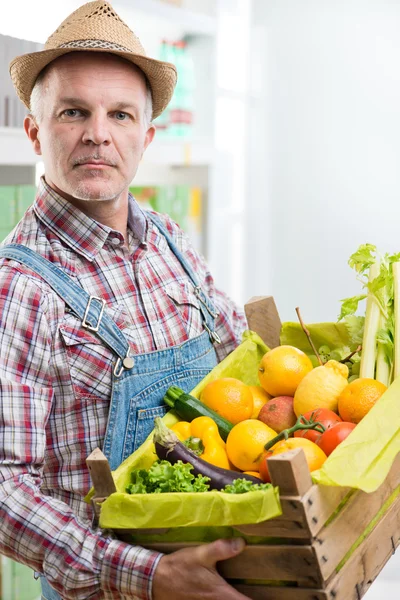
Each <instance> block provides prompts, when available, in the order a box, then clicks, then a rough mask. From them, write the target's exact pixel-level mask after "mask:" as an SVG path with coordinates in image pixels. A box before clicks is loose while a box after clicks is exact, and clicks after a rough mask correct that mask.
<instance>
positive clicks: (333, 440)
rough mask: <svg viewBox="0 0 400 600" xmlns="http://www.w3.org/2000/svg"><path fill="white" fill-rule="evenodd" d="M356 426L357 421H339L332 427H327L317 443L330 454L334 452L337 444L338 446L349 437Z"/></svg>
mask: <svg viewBox="0 0 400 600" xmlns="http://www.w3.org/2000/svg"><path fill="white" fill-rule="evenodd" d="M355 426H356V424H355V423H348V422H347V421H342V422H341V423H337V424H336V425H334V426H333V427H331V428H330V429H327V430H326V431H325V433H323V434H322V435H321V437H320V438H319V440H318V441H317V445H318V446H319V447H320V448H321V450H323V451H324V452H325V454H326V455H327V456H329V455H330V454H332V452H333V451H334V449H335V448H336V446H338V445H339V444H340V443H341V442H343V440H345V439H346V438H347V436H348V435H349V434H350V433H351V432H352V431H353V429H354V427H355Z"/></svg>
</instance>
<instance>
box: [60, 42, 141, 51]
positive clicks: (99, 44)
mask: <svg viewBox="0 0 400 600" xmlns="http://www.w3.org/2000/svg"><path fill="white" fill-rule="evenodd" d="M59 48H80V49H82V48H101V49H103V50H116V51H117V52H129V49H128V48H125V47H124V46H120V45H119V44H115V43H113V42H107V41H106V40H76V41H73V42H68V43H66V44H61V46H59Z"/></svg>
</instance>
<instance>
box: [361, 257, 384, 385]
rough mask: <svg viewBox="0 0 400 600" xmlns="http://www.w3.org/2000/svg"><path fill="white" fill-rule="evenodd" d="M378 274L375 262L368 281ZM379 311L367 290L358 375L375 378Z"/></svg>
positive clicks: (373, 298) (377, 265) (377, 264)
mask: <svg viewBox="0 0 400 600" xmlns="http://www.w3.org/2000/svg"><path fill="white" fill-rule="evenodd" d="M378 275H379V263H378V262H375V263H374V264H373V265H371V267H370V270H369V281H370V282H371V281H373V280H374V279H375V278H376V277H377V276H378ZM380 316H381V311H380V308H379V305H378V303H377V301H376V300H375V297H374V295H373V294H372V293H371V292H368V296H367V308H366V312H365V323H364V335H363V343H362V353H361V363H360V377H370V378H371V379H375V362H376V355H377V348H376V334H377V332H378V330H379V324H380Z"/></svg>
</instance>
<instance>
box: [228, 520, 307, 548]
mask: <svg viewBox="0 0 400 600" xmlns="http://www.w3.org/2000/svg"><path fill="white" fill-rule="evenodd" d="M234 528H235V529H236V530H237V531H239V532H240V533H244V534H245V535H250V536H251V535H255V536H265V537H272V538H274V537H275V538H289V539H296V540H297V539H298V540H304V541H307V543H308V544H311V542H312V539H311V535H310V530H309V528H308V525H307V523H306V522H305V521H304V520H294V519H280V518H279V517H277V518H275V519H270V520H269V521H263V522H262V523H252V524H250V525H234Z"/></svg>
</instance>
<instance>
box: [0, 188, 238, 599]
mask: <svg viewBox="0 0 400 600" xmlns="http://www.w3.org/2000/svg"><path fill="white" fill-rule="evenodd" d="M162 219H163V222H164V223H165V225H166V227H167V229H168V231H169V232H170V233H171V234H172V236H173V239H174V240H175V242H176V244H177V246H178V247H179V249H180V250H181V251H182V253H183V254H184V255H185V257H186V258H187V259H188V261H189V263H190V265H191V266H192V268H193V270H194V272H195V273H196V274H197V276H198V279H199V281H200V282H201V283H202V288H203V290H204V291H205V293H206V294H207V295H208V296H209V297H210V299H211V300H212V301H213V303H214V305H215V306H216V308H217V309H218V311H219V313H220V314H219V317H218V319H217V322H216V331H217V333H218V334H219V336H220V337H221V339H222V343H221V344H220V345H219V346H218V347H217V348H216V350H217V354H218V358H219V360H221V359H222V358H224V357H225V356H226V355H227V354H228V353H229V352H231V351H232V350H233V349H234V348H235V347H236V346H237V344H238V343H239V342H240V338H241V333H242V331H243V330H244V328H245V327H246V323H245V318H244V315H243V314H242V313H241V312H239V311H238V309H237V308H236V307H235V306H234V304H233V303H232V302H231V301H230V300H229V299H228V298H227V297H226V295H225V294H223V293H222V292H220V291H218V290H217V289H216V288H215V287H214V281H213V279H212V277H211V275H210V273H209V271H208V270H207V266H206V264H205V262H204V260H203V259H202V258H201V257H200V256H199V255H198V254H197V253H196V252H195V251H194V249H193V248H192V246H191V245H190V243H189V241H188V239H187V237H186V236H185V234H184V233H183V232H182V231H181V230H180V229H179V227H178V226H177V225H176V224H175V223H174V222H173V221H171V220H170V219H169V218H168V217H167V216H162ZM128 224H129V227H128V232H129V249H128V247H126V246H124V240H123V237H122V235H121V234H120V233H119V232H117V231H115V230H112V229H110V228H109V227H107V226H105V225H102V224H100V223H98V222H96V221H94V220H93V219H91V218H89V217H87V216H86V215H84V214H83V213H82V212H81V211H79V210H78V209H76V208H74V207H73V206H72V205H71V204H70V203H69V202H68V201H66V200H65V199H63V198H62V197H60V196H59V195H58V194H56V193H55V192H54V191H53V190H52V189H51V188H50V187H49V186H47V184H46V183H45V181H44V180H42V181H41V184H40V187H39V190H38V194H37V197H36V200H35V202H34V204H33V206H32V207H31V208H30V209H29V210H28V211H27V213H26V214H25V216H24V218H23V219H22V221H21V222H20V223H19V224H18V225H17V227H16V228H15V230H14V231H13V232H12V233H11V234H10V235H9V236H8V238H7V239H6V240H5V241H4V244H7V243H19V244H23V245H25V246H27V247H29V248H32V249H33V250H36V251H38V252H39V253H40V254H41V255H42V256H44V257H45V258H47V259H49V260H50V261H51V262H53V263H54V264H56V265H57V266H59V267H61V268H62V269H63V270H64V272H65V273H67V274H68V275H69V276H70V277H72V279H73V280H75V281H76V282H77V283H79V284H80V285H81V286H82V287H83V288H84V289H85V290H86V291H87V292H88V293H89V294H92V295H94V296H98V297H101V298H104V299H105V300H106V302H107V308H106V310H107V312H108V313H109V315H110V316H111V317H112V318H113V319H114V320H115V321H116V323H117V325H118V326H119V328H120V329H121V330H122V331H123V332H124V335H125V336H126V338H127V340H128V342H129V344H130V347H131V353H132V354H143V353H147V352H152V351H155V350H161V349H163V348H168V347H170V346H172V345H176V344H181V343H182V342H185V341H186V340H188V339H189V338H193V337H195V336H197V335H199V334H200V333H201V332H202V331H203V325H202V317H201V312H200V310H199V306H198V300H197V298H196V296H195V295H194V292H193V286H192V284H191V282H190V281H189V280H188V277H187V275H186V273H185V272H184V270H183V268H182V266H181V264H180V263H179V262H178V260H177V259H176V257H175V256H174V255H173V253H172V252H171V251H170V249H169V246H168V244H167V242H166V240H165V238H164V237H163V236H161V235H160V234H159V232H158V230H157V228H156V227H155V226H154V225H153V224H152V223H151V221H150V220H149V219H147V218H146V216H145V213H144V212H143V211H142V210H141V209H140V207H139V206H138V205H137V203H136V202H135V200H134V199H133V198H132V197H130V199H129V218H128ZM0 264H1V266H2V268H1V269H0V390H1V404H0V406H1V408H0V431H1V439H2V443H1V448H0V522H1V534H0V552H1V553H3V554H5V555H8V556H10V557H12V558H15V559H16V560H18V561H20V562H23V563H25V564H27V565H29V566H30V567H31V568H32V569H35V570H36V571H39V572H41V573H44V574H45V576H46V577H47V579H48V580H49V582H50V583H51V585H52V586H53V587H54V588H55V589H57V591H58V592H59V593H60V594H61V596H63V597H64V598H71V599H72V598H87V597H89V596H90V597H91V598H99V599H103V598H132V597H137V598H143V599H146V600H147V599H148V598H151V582H152V575H153V573H154V570H155V567H156V564H157V562H158V559H159V558H160V557H161V555H160V554H158V553H155V552H151V551H148V550H145V549H143V548H140V547H137V546H130V545H128V544H126V543H123V542H120V541H118V540H115V539H112V537H109V536H107V535H105V534H104V532H101V531H100V530H94V529H93V528H91V526H90V519H91V517H92V514H91V507H90V506H89V505H87V504H85V503H84V501H83V496H84V495H85V494H86V493H87V491H88V490H89V488H90V486H91V483H90V477H89V474H88V470H87V468H86V464H85V460H86V458H87V456H88V455H89V454H90V453H91V452H92V450H93V449H94V448H96V447H101V446H102V443H103V438H104V435H105V430H106V424H107V415H108V408H109V402H110V397H111V371H112V367H113V365H114V363H115V356H114V355H113V354H112V352H111V351H110V350H109V349H108V348H107V347H106V346H105V345H103V344H102V343H101V342H100V340H99V339H98V338H97V337H96V335H95V334H93V333H91V332H90V331H88V330H87V329H84V328H82V326H81V323H80V321H79V319H77V318H76V317H75V315H74V314H73V313H71V311H70V310H69V309H68V307H66V306H65V304H64V302H63V300H62V298H60V297H58V296H57V294H55V292H53V290H52V289H51V288H50V287H49V285H48V284H46V283H45V282H44V281H43V280H42V279H41V278H40V277H39V276H38V275H36V274H35V273H33V272H32V271H30V270H29V269H28V268H26V267H24V266H23V265H21V264H19V263H16V262H14V261H11V260H6V259H3V260H2V261H0Z"/></svg>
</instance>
